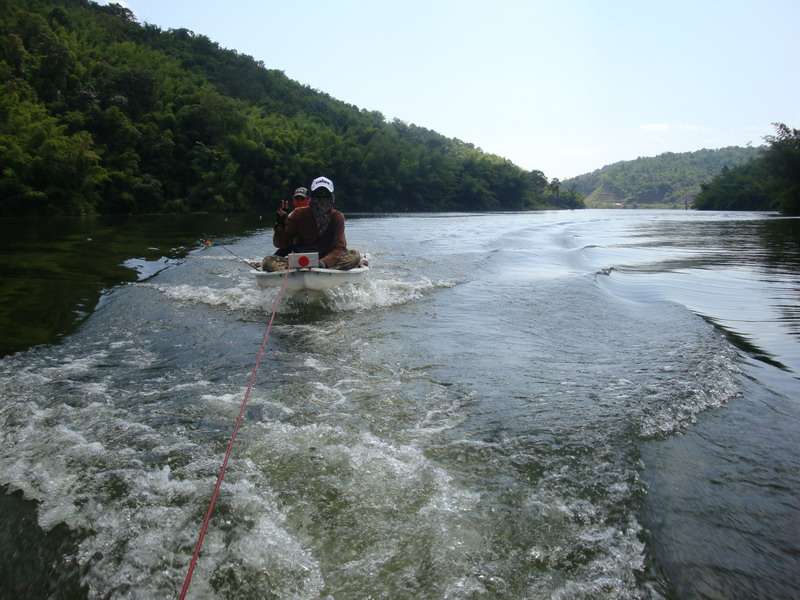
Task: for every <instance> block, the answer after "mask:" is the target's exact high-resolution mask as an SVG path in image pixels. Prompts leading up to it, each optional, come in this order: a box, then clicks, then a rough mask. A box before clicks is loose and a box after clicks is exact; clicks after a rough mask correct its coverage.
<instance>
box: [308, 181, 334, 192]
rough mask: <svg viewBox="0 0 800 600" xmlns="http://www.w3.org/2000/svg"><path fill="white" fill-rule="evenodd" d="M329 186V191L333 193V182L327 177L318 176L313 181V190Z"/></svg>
mask: <svg viewBox="0 0 800 600" xmlns="http://www.w3.org/2000/svg"><path fill="white" fill-rule="evenodd" d="M321 187H324V188H328V191H329V192H330V193H331V194H332V193H333V182H332V181H331V180H330V179H328V178H327V177H317V178H316V179H315V180H314V181H312V182H311V191H312V192H313V191H314V190H316V189H317V188H321Z"/></svg>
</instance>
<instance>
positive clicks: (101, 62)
mask: <svg viewBox="0 0 800 600" xmlns="http://www.w3.org/2000/svg"><path fill="white" fill-rule="evenodd" d="M0 36H1V38H2V42H0V215H3V216H17V215H25V216H28V215H62V214H89V213H125V214H127V213H144V212H167V211H249V210H259V211H262V210H270V209H271V208H272V207H274V206H276V205H277V203H278V202H279V200H280V199H281V198H285V197H287V195H288V194H290V193H291V190H293V189H294V188H295V187H296V186H298V185H302V184H307V183H308V182H309V181H310V180H311V178H313V177H315V176H318V175H321V174H324V175H327V176H328V177H330V178H332V179H333V180H334V182H335V183H336V187H337V203H338V205H339V206H340V207H342V208H343V209H344V210H347V211H404V210H409V211H428V210H437V211H441V210H476V211H482V210H524V209H530V208H542V207H547V206H548V202H552V203H553V204H554V205H561V206H573V207H574V206H580V198H579V197H578V196H576V195H575V194H565V193H560V192H559V189H558V186H557V185H556V186H553V185H551V184H548V181H547V179H546V177H545V176H544V174H543V173H541V172H540V171H531V172H528V171H524V170H522V169H520V168H518V167H517V166H515V165H514V164H512V163H511V162H509V161H508V160H505V159H503V158H500V157H497V156H494V155H489V154H486V153H483V152H481V151H480V150H479V149H477V148H475V147H474V146H473V145H472V144H469V143H466V142H462V141H460V140H458V139H449V138H445V137H444V136H442V135H440V134H438V133H436V132H434V131H430V130H427V129H424V128H421V127H417V126H414V125H409V124H406V123H403V122H400V121H394V122H391V123H388V122H386V120H385V119H384V117H383V115H382V114H380V113H379V112H377V111H369V110H366V109H359V108H358V107H355V106H352V105H347V104H345V103H342V102H340V101H337V100H335V99H334V98H331V97H330V96H329V95H327V94H325V93H322V92H319V91H316V90H312V89H310V88H309V87H307V86H302V85H300V84H299V83H297V82H295V81H292V80H290V79H289V78H288V77H286V76H285V75H284V73H283V72H281V71H278V70H274V69H269V68H267V67H266V66H265V65H264V64H262V63H260V62H257V61H255V60H254V59H253V58H251V57H249V56H246V55H242V54H239V53H237V52H236V51H235V50H229V49H224V48H220V47H219V46H218V44H216V43H214V42H213V41H212V40H210V39H209V38H207V37H206V36H204V35H201V34H197V33H194V32H191V31H188V30H186V29H178V30H168V31H162V30H161V29H160V28H158V27H155V26H152V25H149V24H140V23H139V22H138V21H137V19H136V17H135V15H133V13H131V12H130V11H129V10H128V9H126V8H123V7H122V6H120V5H116V4H112V5H109V6H99V5H97V4H95V3H93V2H90V1H88V0H3V8H2V12H0Z"/></svg>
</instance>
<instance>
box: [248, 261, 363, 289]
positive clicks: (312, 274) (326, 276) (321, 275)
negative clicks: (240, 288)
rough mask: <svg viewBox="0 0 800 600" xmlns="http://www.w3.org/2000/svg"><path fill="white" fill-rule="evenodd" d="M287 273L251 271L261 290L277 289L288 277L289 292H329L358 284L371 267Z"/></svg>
mask: <svg viewBox="0 0 800 600" xmlns="http://www.w3.org/2000/svg"><path fill="white" fill-rule="evenodd" d="M288 271H289V274H288V275H287V274H286V271H272V272H269V273H266V272H264V271H256V270H253V271H250V273H252V274H253V276H255V278H256V283H258V287H260V288H261V289H267V288H273V287H274V288H277V287H280V286H281V284H282V283H283V277H284V275H286V287H285V288H284V289H286V290H289V291H297V290H327V289H329V288H332V287H336V286H337V285H342V284H344V283H357V282H359V281H361V280H362V279H364V277H365V276H366V274H367V273H368V272H369V267H367V266H364V267H356V268H355V269H350V270H349V271H338V270H336V269H317V268H313V269H289V270H288Z"/></svg>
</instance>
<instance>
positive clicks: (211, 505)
mask: <svg viewBox="0 0 800 600" xmlns="http://www.w3.org/2000/svg"><path fill="white" fill-rule="evenodd" d="M288 276H289V270H288V269H287V271H286V274H285V275H284V276H283V281H281V288H280V290H279V291H278V297H277V298H276V299H275V308H273V309H272V316H271V317H270V319H269V325H268V326H267V331H266V333H265V334H264V340H263V341H262V342H261V350H260V351H259V353H258V358H256V364H255V365H254V366H253V374H252V375H251V376H250V385H248V386H247V392H245V395H244V400H243V401H242V408H241V409H240V410H239V417H238V418H237V419H236V425H235V426H234V428H233V435H231V441H230V442H228V451H227V452H226V453H225V460H223V461H222V468H221V469H220V472H219V476H218V477H217V485H216V486H215V487H214V493H213V494H211V502H210V503H209V504H208V511H206V518H205V520H204V521H203V527H202V528H201V529H200V537H199V538H197V546H195V549H194V555H193V556H192V562H191V563H189V571H188V573H186V581H184V582H183V590H182V591H181V596H180V600H184V598H186V592H187V590H188V589H189V584H190V583H191V581H192V574H193V573H194V568H195V565H197V557H198V556H199V555H200V548H201V547H202V545H203V538H204V537H205V536H206V530H207V529H208V522H209V521H210V520H211V513H212V512H213V511H214V503H215V502H216V501H217V494H219V488H220V486H221V485H222V478H223V477H224V476H225V469H226V468H227V467H228V459H229V458H230V457H231V452H232V451H233V442H234V441H235V440H236V434H237V433H238V432H239V425H240V424H241V422H242V417H243V416H244V409H245V406H247V401H248V400H249V399H250V392H251V391H252V389H253V384H254V383H255V380H256V373H258V365H259V363H261V357H262V356H264V350H265V349H266V347H267V341H268V340H269V333H270V331H272V322H273V321H274V320H275V315H276V314H277V313H278V305H279V304H280V301H281V296H283V290H284V288H285V287H286V278H287V277H288Z"/></svg>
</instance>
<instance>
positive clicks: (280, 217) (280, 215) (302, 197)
mask: <svg viewBox="0 0 800 600" xmlns="http://www.w3.org/2000/svg"><path fill="white" fill-rule="evenodd" d="M310 201H311V198H310V197H309V195H308V188H304V187H299V188H297V189H296V190H295V191H294V196H292V207H291V209H290V208H289V201H288V200H281V207H280V208H279V209H278V210H277V211H276V212H275V224H276V225H285V224H286V217H288V216H289V215H290V214H291V213H292V211H294V209H295V208H303V207H306V206H308V203H309V202H310ZM291 251H292V249H291V248H278V249H277V250H276V251H275V254H274V256H289V254H290V253H291Z"/></svg>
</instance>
